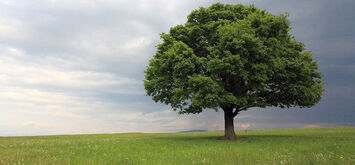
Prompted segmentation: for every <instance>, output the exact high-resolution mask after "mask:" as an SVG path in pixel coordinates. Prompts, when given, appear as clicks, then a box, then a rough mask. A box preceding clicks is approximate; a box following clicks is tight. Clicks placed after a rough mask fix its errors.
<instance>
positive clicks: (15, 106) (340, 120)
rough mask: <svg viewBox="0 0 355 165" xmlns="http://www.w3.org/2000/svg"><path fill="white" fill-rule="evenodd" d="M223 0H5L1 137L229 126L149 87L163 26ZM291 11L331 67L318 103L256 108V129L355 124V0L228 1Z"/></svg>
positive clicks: (1, 8) (299, 34)
mask: <svg viewBox="0 0 355 165" xmlns="http://www.w3.org/2000/svg"><path fill="white" fill-rule="evenodd" d="M214 2H217V1H203V0H200V1H187V0H186V1H185V0H184V1H181V0H173V1H159V0H140V1H128V0H118V1H117V0H115V1H113V0H109V1H101V0H93V1H85V0H83V1H69V0H61V1H55V0H48V1H45V0H37V1H26V0H19V1H11V0H2V1H0V85H1V88H0V121H1V122H0V136H5V135H37V134H67V133H100V132H131V131H135V132H137V131H142V132H171V131H181V130H188V129H207V130H218V129H222V128H223V117H222V114H221V113H220V112H217V113H216V112H214V111H213V110H206V112H203V113H202V114H200V115H183V116H179V115H177V113H176V112H172V111H171V110H170V108H169V106H166V105H162V104H159V103H154V102H153V101H152V100H151V98H149V97H147V96H145V92H144V89H143V86H142V80H143V78H144V77H143V71H144V69H145V67H146V66H147V64H148V61H149V59H150V58H151V57H152V55H153V54H154V52H155V45H156V44H158V43H159V42H160V39H159V34H160V33H161V32H167V31H168V30H169V28H170V27H171V26H174V25H177V24H182V23H184V22H185V21H186V16H187V14H189V13H190V12H191V10H193V9H196V8H198V7H199V6H205V7H207V6H208V5H210V4H212V3H214ZM221 2H225V3H243V4H255V5H256V6H257V7H259V8H263V9H266V10H268V11H270V12H272V13H273V14H281V13H285V12H289V13H290V20H291V24H292V33H293V34H294V36H295V37H296V39H298V40H300V41H302V42H304V43H305V45H306V47H307V49H308V50H310V51H312V53H313V56H314V58H316V59H317V61H318V64H319V66H320V71H321V72H322V73H323V75H324V78H323V79H324V81H325V85H326V87H325V95H324V97H323V100H322V101H321V102H320V103H319V104H318V105H317V106H315V107H312V108H309V109H304V110H303V109H302V110H301V109H299V108H297V107H295V108H291V109H290V110H280V109H277V108H266V109H253V110H251V111H248V112H244V113H242V116H241V117H240V118H237V119H236V122H237V124H239V125H241V124H249V125H250V128H251V129H262V128H286V127H310V126H336V125H355V121H354V118H355V115H354V108H353V107H354V103H353V100H354V99H355V94H354V93H355V86H354V82H355V57H354V54H355V50H354V49H353V47H354V45H355V29H354V28H353V27H355V22H354V21H353V18H352V16H354V15H355V11H354V10H353V9H354V8H355V2H353V1H350V0H345V1H331V0H325V1H324V0H317V1H306V0H302V1H281V0H280V1H276V0H269V1H221Z"/></svg>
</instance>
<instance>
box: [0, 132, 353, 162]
mask: <svg viewBox="0 0 355 165" xmlns="http://www.w3.org/2000/svg"><path fill="white" fill-rule="evenodd" d="M237 134H238V135H239V136H240V137H242V140H239V141H223V140H220V139H221V137H222V136H223V132H193V133H156V134H146V133H127V134H97V135H63V136H37V137H2V138H0V164H154V165H158V164H322V165H324V164H330V165H334V164H355V127H337V128H307V129H281V130H255V131H248V132H237Z"/></svg>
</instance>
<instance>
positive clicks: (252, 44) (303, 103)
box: [144, 3, 323, 140]
mask: <svg viewBox="0 0 355 165" xmlns="http://www.w3.org/2000/svg"><path fill="white" fill-rule="evenodd" d="M287 17H288V14H281V15H278V16H275V15H272V14H270V13H268V12H267V11H265V10H260V9H258V8H256V7H255V6H253V5H250V6H243V5H241V4H236V5H229V4H221V3H216V4H213V5H212V6H210V7H208V8H203V7H201V8H199V9H198V10H194V11H192V12H191V13H190V15H188V17H187V18H188V19H187V22H186V23H185V24H183V25H177V26H175V27H172V28H170V31H169V33H162V34H161V35H160V36H161V38H162V40H163V41H162V43H160V44H158V45H157V51H156V54H155V55H154V56H153V58H152V59H151V60H150V61H149V65H148V67H147V68H146V71H145V80H144V87H145V89H146V92H147V95H149V96H152V98H153V100H154V101H155V102H162V103H165V104H170V105H171V107H172V108H173V109H174V110H178V111H179V113H180V114H184V113H192V114H197V113H200V112H202V111H203V110H204V109H215V110H216V111H217V110H219V109H222V110H223V111H224V119H225V137H224V139H227V140H234V139H236V138H237V136H236V135H235V132H234V117H235V116H237V115H238V114H239V113H240V112H241V111H246V110H248V109H249V108H252V107H268V106H271V107H281V108H286V107H287V108H289V107H293V106H299V107H301V108H303V107H311V106H313V105H315V104H316V103H317V102H319V101H320V99H321V96H322V93H323V83H322V81H321V73H319V72H318V71H317V70H318V66H317V63H316V61H315V60H314V59H313V58H312V55H311V53H310V52H309V51H305V46H304V44H302V43H301V42H299V41H297V40H296V39H295V38H294V37H293V36H292V35H291V34H290V33H289V31H290V29H291V28H290V22H289V21H288V20H287Z"/></svg>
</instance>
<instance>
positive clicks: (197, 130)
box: [180, 129, 207, 133]
mask: <svg viewBox="0 0 355 165" xmlns="http://www.w3.org/2000/svg"><path fill="white" fill-rule="evenodd" d="M184 132H207V130H203V129H194V130H186V131H180V133H184Z"/></svg>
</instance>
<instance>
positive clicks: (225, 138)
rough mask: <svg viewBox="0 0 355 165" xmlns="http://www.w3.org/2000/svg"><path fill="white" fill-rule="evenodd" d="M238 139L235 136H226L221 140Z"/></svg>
mask: <svg viewBox="0 0 355 165" xmlns="http://www.w3.org/2000/svg"><path fill="white" fill-rule="evenodd" d="M238 139H239V137H238V136H237V135H235V134H234V135H228V136H224V137H223V140H238Z"/></svg>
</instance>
